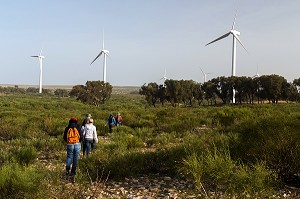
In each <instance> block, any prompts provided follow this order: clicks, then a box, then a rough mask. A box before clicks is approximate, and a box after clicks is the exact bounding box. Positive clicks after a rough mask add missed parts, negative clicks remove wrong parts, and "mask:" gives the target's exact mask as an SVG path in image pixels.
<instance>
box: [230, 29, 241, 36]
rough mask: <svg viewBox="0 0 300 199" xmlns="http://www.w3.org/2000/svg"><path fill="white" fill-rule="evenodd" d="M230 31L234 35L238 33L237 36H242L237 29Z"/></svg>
mask: <svg viewBox="0 0 300 199" xmlns="http://www.w3.org/2000/svg"><path fill="white" fill-rule="evenodd" d="M230 33H231V34H233V35H236V36H240V35H241V33H240V32H239V31H237V30H231V31H230Z"/></svg>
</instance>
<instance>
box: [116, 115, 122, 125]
mask: <svg viewBox="0 0 300 199" xmlns="http://www.w3.org/2000/svg"><path fill="white" fill-rule="evenodd" d="M122 121H123V118H122V116H121V114H120V113H118V114H117V116H116V125H117V126H122Z"/></svg>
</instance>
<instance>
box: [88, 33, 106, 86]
mask: <svg viewBox="0 0 300 199" xmlns="http://www.w3.org/2000/svg"><path fill="white" fill-rule="evenodd" d="M108 53H109V51H108V50H105V48H104V32H103V46H102V50H101V51H100V53H99V54H98V55H97V57H96V58H95V59H94V60H93V61H92V63H91V65H92V64H93V63H94V61H96V59H98V57H100V56H101V55H102V54H103V56H104V58H103V81H104V82H106V56H108Z"/></svg>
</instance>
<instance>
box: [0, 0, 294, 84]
mask: <svg viewBox="0 0 300 199" xmlns="http://www.w3.org/2000/svg"><path fill="white" fill-rule="evenodd" d="M0 2H1V7H0V27H1V28H0V39H1V40H0V46H1V47H0V68H1V71H2V72H1V73H2V75H1V81H0V84H16V85H19V84H26V85H38V83H39V82H38V81H39V65H38V60H37V59H34V58H31V57H30V56H31V55H37V54H39V52H40V50H41V48H42V49H43V55H44V56H45V57H46V58H45V59H44V64H43V85H77V84H85V83H86V81H88V80H91V81H94V80H102V79H103V75H102V67H103V58H102V57H100V58H99V59H98V60H96V61H95V62H94V63H93V65H90V63H91V61H92V60H93V59H94V58H95V57H96V56H97V54H98V53H99V52H100V50H101V48H102V30H104V31H105V48H106V49H107V50H109V51H110V58H108V60H107V81H108V82H109V83H110V84H112V85H113V86H141V85H143V84H144V83H149V82H157V83H160V84H162V82H161V81H159V79H160V78H162V77H163V74H164V71H165V69H166V71H167V78H170V79H176V80H181V79H184V80H190V79H192V80H194V81H196V82H203V75H202V73H201V70H200V67H201V68H202V69H203V70H204V71H205V72H210V73H211V74H210V75H208V76H207V79H211V78H214V77H218V76H230V74H231V49H232V38H231V37H227V38H225V39H223V40H221V41H218V42H216V43H213V44H211V45H209V46H205V44H206V43H208V42H210V41H212V40H214V39H216V38H217V37H219V36H221V35H223V34H225V33H227V32H228V31H229V30H230V29H231V26H232V23H233V18H234V15H235V12H236V9H238V14H237V19H236V25H235V27H236V29H237V30H238V31H240V32H241V36H240V39H241V40H242V42H243V44H244V45H245V47H246V48H247V50H248V51H249V53H247V52H245V50H244V49H243V48H242V47H241V46H240V45H238V47H237V68H236V75H237V76H253V75H255V74H256V69H257V66H258V73H259V74H260V75H269V74H278V75H281V76H283V77H285V78H286V79H287V80H288V81H290V82H291V81H293V80H294V79H295V78H299V77H300V53H299V46H300V39H299V38H298V36H299V35H300V12H299V10H300V1H299V0H284V1H283V0H263V1H262V0H226V1H225V0H186V1H182V0H181V1H180V0H110V1H102V0H87V1H79V0H77V1H74V0H51V1H49V0H48V1H46V0H26V1H17V0H11V1H4V0H2V1H0Z"/></svg>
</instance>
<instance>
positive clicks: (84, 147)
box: [80, 113, 95, 154]
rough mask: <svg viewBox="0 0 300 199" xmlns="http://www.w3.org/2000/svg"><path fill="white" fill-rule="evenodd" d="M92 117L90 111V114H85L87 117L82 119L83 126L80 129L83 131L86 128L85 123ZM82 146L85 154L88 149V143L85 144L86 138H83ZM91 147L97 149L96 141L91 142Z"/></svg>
mask: <svg viewBox="0 0 300 199" xmlns="http://www.w3.org/2000/svg"><path fill="white" fill-rule="evenodd" d="M90 118H92V115H91V114H90V113H88V114H86V115H85V119H84V120H83V121H82V124H81V128H80V131H81V132H82V133H83V130H84V127H85V125H86V124H87V120H89V119H90ZM82 148H83V150H82V151H83V154H84V153H85V151H86V144H85V142H84V140H83V142H82ZM91 149H92V150H94V149H95V143H94V142H93V143H91Z"/></svg>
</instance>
